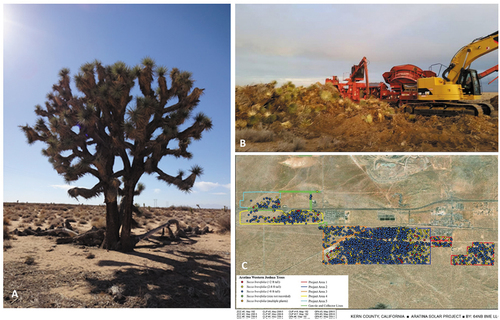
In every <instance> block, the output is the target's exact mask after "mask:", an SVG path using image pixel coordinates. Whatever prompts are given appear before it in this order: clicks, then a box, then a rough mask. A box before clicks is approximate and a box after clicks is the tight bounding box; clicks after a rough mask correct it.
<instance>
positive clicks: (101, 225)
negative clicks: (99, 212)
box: [90, 217, 106, 229]
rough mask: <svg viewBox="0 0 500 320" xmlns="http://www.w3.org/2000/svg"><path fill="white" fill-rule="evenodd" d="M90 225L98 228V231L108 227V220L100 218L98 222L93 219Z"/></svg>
mask: <svg viewBox="0 0 500 320" xmlns="http://www.w3.org/2000/svg"><path fill="white" fill-rule="evenodd" d="M90 225H91V226H93V227H96V228H98V229H100V228H105V227H106V218H105V217H98V219H97V220H94V219H92V222H91V223H90Z"/></svg>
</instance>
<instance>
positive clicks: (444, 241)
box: [431, 236, 453, 248]
mask: <svg viewBox="0 0 500 320" xmlns="http://www.w3.org/2000/svg"><path fill="white" fill-rule="evenodd" d="M452 245H453V238H452V237H446V236H432V237H431V247H445V248H449V247H451V246H452Z"/></svg>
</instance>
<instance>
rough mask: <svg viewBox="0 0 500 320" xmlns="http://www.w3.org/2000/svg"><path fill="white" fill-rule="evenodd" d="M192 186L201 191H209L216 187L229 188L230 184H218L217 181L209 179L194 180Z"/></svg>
mask: <svg viewBox="0 0 500 320" xmlns="http://www.w3.org/2000/svg"><path fill="white" fill-rule="evenodd" d="M194 187H195V188H197V189H199V190H201V191H210V190H213V189H215V188H218V187H222V188H227V189H230V188H231V184H230V183H228V184H220V183H218V182H210V181H200V182H195V183H194Z"/></svg>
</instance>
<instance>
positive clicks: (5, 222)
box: [3, 216, 10, 226]
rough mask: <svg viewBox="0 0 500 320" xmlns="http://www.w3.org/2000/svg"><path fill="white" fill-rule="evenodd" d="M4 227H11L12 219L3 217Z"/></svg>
mask: <svg viewBox="0 0 500 320" xmlns="http://www.w3.org/2000/svg"><path fill="white" fill-rule="evenodd" d="M3 225H4V226H10V219H9V218H7V217H6V216H4V217H3Z"/></svg>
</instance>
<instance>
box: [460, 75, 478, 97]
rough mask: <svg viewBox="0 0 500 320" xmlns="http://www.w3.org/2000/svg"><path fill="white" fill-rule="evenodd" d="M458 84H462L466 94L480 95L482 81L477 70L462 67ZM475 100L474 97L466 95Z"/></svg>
mask: <svg viewBox="0 0 500 320" xmlns="http://www.w3.org/2000/svg"><path fill="white" fill-rule="evenodd" d="M457 84H460V85H461V86H462V92H463V94H464V95H465V96H480V95H481V83H480V82H479V77H478V75H477V71H476V70H473V69H462V70H461V71H460V75H459V76H458V80H457ZM466 99H471V100H473V99H474V97H466Z"/></svg>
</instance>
